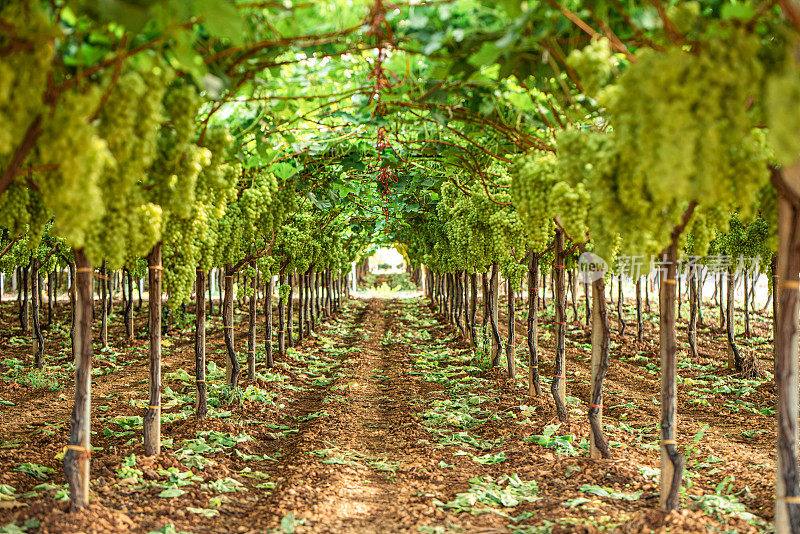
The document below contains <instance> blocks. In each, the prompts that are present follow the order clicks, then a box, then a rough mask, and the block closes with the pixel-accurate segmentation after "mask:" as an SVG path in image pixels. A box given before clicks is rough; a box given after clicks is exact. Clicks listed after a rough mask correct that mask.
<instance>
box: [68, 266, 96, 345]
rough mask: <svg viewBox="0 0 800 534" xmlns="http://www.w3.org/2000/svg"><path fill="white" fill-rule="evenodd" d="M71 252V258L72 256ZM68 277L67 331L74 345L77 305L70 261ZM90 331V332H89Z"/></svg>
mask: <svg viewBox="0 0 800 534" xmlns="http://www.w3.org/2000/svg"><path fill="white" fill-rule="evenodd" d="M74 256H75V255H74V254H73V258H74ZM69 279H70V282H71V283H70V287H69V307H70V310H72V328H71V329H70V332H69V339H70V343H71V344H72V345H73V346H74V343H75V324H76V323H75V309H76V307H77V304H76V298H77V297H76V295H75V285H76V280H77V279H76V278H75V262H74V261H72V262H70V264H69ZM90 333H91V332H90Z"/></svg>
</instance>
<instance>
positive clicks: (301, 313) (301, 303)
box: [297, 273, 306, 343]
mask: <svg viewBox="0 0 800 534" xmlns="http://www.w3.org/2000/svg"><path fill="white" fill-rule="evenodd" d="M305 278H306V275H305V274H303V273H298V274H297V327H298V328H297V342H298V343H299V342H301V341H303V339H304V338H305V331H304V328H305V326H304V325H305V324H306V322H305V317H306V315H305V313H306V306H305V303H306V299H305V291H304V290H305Z"/></svg>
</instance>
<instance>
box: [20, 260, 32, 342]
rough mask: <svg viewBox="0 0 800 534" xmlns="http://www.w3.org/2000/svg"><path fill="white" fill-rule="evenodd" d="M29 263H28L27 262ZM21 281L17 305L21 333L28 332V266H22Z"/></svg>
mask: <svg viewBox="0 0 800 534" xmlns="http://www.w3.org/2000/svg"><path fill="white" fill-rule="evenodd" d="M29 265H30V264H29ZM21 270H22V283H21V285H20V294H21V295H22V298H21V299H20V306H19V325H20V326H21V327H22V333H23V334H27V333H28V267H27V266H25V267H22V268H21Z"/></svg>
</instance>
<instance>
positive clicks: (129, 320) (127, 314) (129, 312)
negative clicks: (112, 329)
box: [122, 269, 133, 346]
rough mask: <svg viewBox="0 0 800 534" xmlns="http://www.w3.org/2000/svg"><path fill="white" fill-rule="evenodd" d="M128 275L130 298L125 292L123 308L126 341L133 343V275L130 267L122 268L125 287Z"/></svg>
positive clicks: (129, 343) (128, 343)
mask: <svg viewBox="0 0 800 534" xmlns="http://www.w3.org/2000/svg"><path fill="white" fill-rule="evenodd" d="M126 274H127V275H128V278H127V282H128V298H127V299H125V296H124V292H123V302H124V306H123V308H122V318H123V322H124V323H125V343H126V344H127V345H129V346H130V345H133V277H132V276H131V273H130V271H128V269H123V270H122V284H123V288H124V287H125V275H126Z"/></svg>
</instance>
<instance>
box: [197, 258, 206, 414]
mask: <svg viewBox="0 0 800 534" xmlns="http://www.w3.org/2000/svg"><path fill="white" fill-rule="evenodd" d="M195 284H196V291H195V292H196V293H197V305H196V306H195V331H194V376H195V380H196V382H197V399H196V401H195V403H194V413H195V417H197V419H205V417H206V414H207V413H208V385H207V384H206V302H205V300H206V287H205V285H206V273H205V272H203V269H200V268H198V269H197V279H196V280H195Z"/></svg>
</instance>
